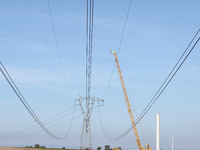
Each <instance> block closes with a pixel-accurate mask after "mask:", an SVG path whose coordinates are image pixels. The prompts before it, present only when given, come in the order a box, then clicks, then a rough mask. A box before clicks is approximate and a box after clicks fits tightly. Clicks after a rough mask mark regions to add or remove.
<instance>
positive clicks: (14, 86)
mask: <svg viewBox="0 0 200 150" xmlns="http://www.w3.org/2000/svg"><path fill="white" fill-rule="evenodd" d="M0 65H1V66H2V68H1V67H0V71H1V73H2V74H3V76H4V77H5V79H6V80H7V82H8V83H9V85H10V87H11V88H12V89H13V91H14V92H15V94H16V95H17V97H18V98H19V100H20V101H21V102H22V104H23V105H24V107H25V108H26V109H27V111H28V112H29V113H30V115H31V116H32V117H33V119H34V120H35V121H36V122H37V123H38V124H39V125H40V127H41V128H42V129H43V130H44V131H45V132H46V133H47V134H48V135H50V136H51V137H53V138H55V139H62V137H57V136H55V135H54V134H53V133H51V132H50V131H49V130H48V129H47V128H46V127H45V126H44V124H43V123H42V122H41V121H40V119H39V118H38V117H37V115H36V114H35V113H34V111H33V110H32V109H31V107H30V106H29V104H28V103H27V101H26V99H25V98H24V97H23V95H22V94H21V92H20V91H19V89H18V88H17V86H16V84H15V83H14V81H13V80H12V78H11V77H10V75H9V73H8V72H7V70H6V68H5V67H4V65H3V64H2V62H0Z"/></svg>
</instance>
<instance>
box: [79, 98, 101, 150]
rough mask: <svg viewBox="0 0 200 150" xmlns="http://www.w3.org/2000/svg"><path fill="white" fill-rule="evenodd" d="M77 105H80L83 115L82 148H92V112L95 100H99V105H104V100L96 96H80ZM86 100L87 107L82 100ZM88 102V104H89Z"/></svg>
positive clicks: (83, 149)
mask: <svg viewBox="0 0 200 150" xmlns="http://www.w3.org/2000/svg"><path fill="white" fill-rule="evenodd" d="M75 101H76V104H77V105H80V107H81V110H82V115H83V125H82V133H81V143H80V145H81V146H80V149H81V150H85V149H89V150H92V148H93V146H92V133H91V124H90V116H91V113H92V109H93V106H94V103H95V102H98V107H100V106H103V105H104V100H103V99H100V98H95V97H90V98H88V97H79V98H78V99H76V100H75ZM83 101H86V107H84V106H83V104H82V102H83ZM87 104H88V105H87Z"/></svg>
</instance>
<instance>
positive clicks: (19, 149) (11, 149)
mask: <svg viewBox="0 0 200 150" xmlns="http://www.w3.org/2000/svg"><path fill="white" fill-rule="evenodd" d="M0 150H27V148H23V147H0Z"/></svg>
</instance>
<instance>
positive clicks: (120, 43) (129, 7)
mask: <svg viewBox="0 0 200 150" xmlns="http://www.w3.org/2000/svg"><path fill="white" fill-rule="evenodd" d="M131 4H132V0H130V2H129V6H128V11H127V14H126V19H125V23H124V27H123V31H122V35H121V39H120V42H119V47H118V50H117V56H118V54H119V51H120V48H121V45H122V40H123V37H124V33H125V29H126V24H127V21H128V16H129V12H130V9H131ZM114 70H115V63H114V65H113V70H112V73H111V76H110V80H109V82H108V87H107V89H106V93H105V96H104V99H106V95H107V93H108V89H109V87H110V83H111V80H112V77H113V73H114Z"/></svg>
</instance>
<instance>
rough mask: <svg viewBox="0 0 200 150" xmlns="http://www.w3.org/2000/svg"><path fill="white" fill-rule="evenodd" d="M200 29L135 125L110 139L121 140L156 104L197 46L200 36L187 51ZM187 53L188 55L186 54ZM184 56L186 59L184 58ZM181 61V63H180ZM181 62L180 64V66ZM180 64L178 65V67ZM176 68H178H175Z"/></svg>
mask: <svg viewBox="0 0 200 150" xmlns="http://www.w3.org/2000/svg"><path fill="white" fill-rule="evenodd" d="M199 32H200V29H199V30H198V31H197V33H196V34H195V36H194V37H193V39H192V40H191V42H190V43H189V45H188V46H187V48H186V50H185V51H184V52H183V54H182V55H181V57H180V59H179V60H178V61H177V63H176V64H175V66H174V67H173V69H172V71H171V72H170V73H169V75H168V76H167V78H166V79H165V81H164V82H163V84H162V85H161V87H160V88H159V89H158V91H157V92H156V94H155V95H154V96H153V98H152V99H151V101H150V102H149V103H148V105H147V106H146V107H145V109H144V110H143V112H142V113H141V114H140V115H139V117H138V118H137V119H136V120H137V121H136V122H135V125H134V124H132V125H131V126H130V127H129V128H128V129H127V130H126V131H125V132H124V133H122V134H121V135H120V136H118V137H117V138H110V137H108V136H107V134H106V137H108V139H110V140H119V139H121V138H123V137H124V136H126V135H127V134H128V133H129V132H130V131H131V130H132V129H133V127H135V126H136V125H137V124H138V123H139V121H140V120H141V119H142V118H143V117H144V116H145V115H146V113H147V112H148V111H149V110H150V108H151V107H152V106H153V105H154V103H155V102H156V101H157V99H158V98H159V97H160V95H161V94H162V93H163V91H164V90H165V89H166V87H167V86H168V84H169V83H170V82H171V80H172V79H173V78H174V76H175V75H176V73H177V72H178V71H179V69H180V68H181V66H182V65H183V63H184V62H185V60H186V59H187V58H188V56H189V55H190V53H191V52H192V51H193V49H194V48H195V46H196V45H197V43H198V42H199V40H200V37H199V38H198V39H197V40H196V42H195V43H194V44H193V46H192V48H191V49H190V51H189V52H188V53H187V55H186V52H187V51H188V49H189V47H191V44H192V43H193V42H194V40H195V39H196V37H197V35H198V34H199ZM185 55H186V56H185ZM183 56H185V57H184V59H183ZM181 60H182V62H181ZM180 62H181V63H180ZM178 64H179V66H178ZM177 66H178V67H177ZM175 69H176V70H175ZM100 122H101V124H102V121H101V117H100ZM102 129H103V131H104V132H105V130H104V128H103V125H102Z"/></svg>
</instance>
